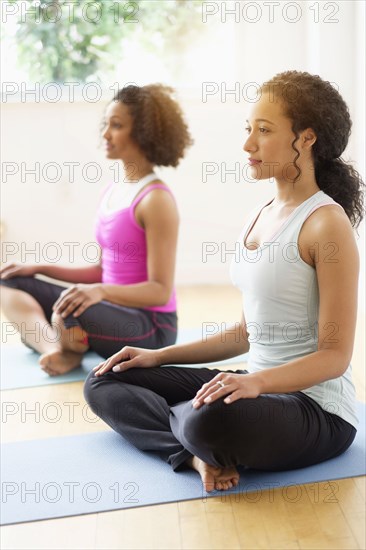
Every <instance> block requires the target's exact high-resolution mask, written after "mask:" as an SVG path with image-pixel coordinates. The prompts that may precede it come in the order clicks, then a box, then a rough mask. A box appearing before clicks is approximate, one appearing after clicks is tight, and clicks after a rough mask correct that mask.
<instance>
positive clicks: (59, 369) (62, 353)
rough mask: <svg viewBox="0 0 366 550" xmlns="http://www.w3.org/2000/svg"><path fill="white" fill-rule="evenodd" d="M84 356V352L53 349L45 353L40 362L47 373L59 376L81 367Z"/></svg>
mask: <svg viewBox="0 0 366 550" xmlns="http://www.w3.org/2000/svg"><path fill="white" fill-rule="evenodd" d="M82 357H83V354H82V353H77V352H75V351H67V350H53V351H49V352H47V353H43V354H42V355H41V357H40V358H39V360H38V362H39V364H40V365H41V369H42V370H44V371H45V372H47V374H49V375H50V376H57V375H58V374H65V373H66V372H70V371H71V370H73V369H76V368H77V367H79V366H80V363H81V359H82Z"/></svg>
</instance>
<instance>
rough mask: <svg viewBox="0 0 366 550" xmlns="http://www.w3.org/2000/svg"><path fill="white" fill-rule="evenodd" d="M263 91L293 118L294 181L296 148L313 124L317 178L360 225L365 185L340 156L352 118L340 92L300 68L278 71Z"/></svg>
mask: <svg viewBox="0 0 366 550" xmlns="http://www.w3.org/2000/svg"><path fill="white" fill-rule="evenodd" d="M261 91H262V92H269V93H270V94H272V95H273V97H275V98H276V99H278V100H279V101H281V103H282V104H283V106H284V111H285V115H286V116H288V117H289V118H290V120H291V121H292V131H293V132H294V134H295V139H294V141H293V142H292V148H293V149H294V151H295V152H296V155H295V157H294V161H293V163H294V166H295V168H296V169H297V172H298V174H297V176H296V177H295V179H294V180H293V183H295V182H296V181H297V180H298V178H299V177H300V175H301V170H300V168H299V166H298V165H297V164H296V161H297V159H298V158H299V156H300V153H299V151H298V149H297V148H296V142H297V140H298V139H299V133H300V132H301V131H302V130H305V129H306V128H312V129H313V130H314V132H315V134H316V136H317V139H316V142H315V143H314V145H313V148H312V153H313V160H314V169H315V179H316V182H317V184H318V186H319V187H320V189H321V190H322V191H324V193H327V194H328V195H330V196H331V197H332V198H333V199H334V200H335V201H336V202H338V203H339V204H340V205H341V206H342V207H343V208H344V210H345V212H346V214H347V216H348V217H349V219H350V221H351V224H352V225H353V226H354V227H357V226H358V225H359V223H360V222H361V220H362V218H363V214H364V209H363V204H364V187H365V185H364V183H363V181H362V179H361V176H360V174H359V173H358V172H357V171H356V170H355V169H354V168H353V167H352V166H351V165H349V164H347V163H345V162H344V161H343V160H342V159H341V158H340V156H341V154H342V153H343V151H344V150H345V148H346V146H347V143H348V138H349V136H350V133H351V126H352V121H351V118H350V114H349V110H348V107H347V105H346V103H345V101H344V100H343V98H342V97H341V95H340V94H339V92H338V91H337V90H336V89H335V88H334V87H333V86H332V85H331V83H330V82H326V81H324V80H322V79H321V78H320V77H319V76H316V75H311V74H309V73H306V72H299V71H286V72H283V73H279V74H277V75H276V76H274V77H273V78H271V80H269V81H267V82H265V83H264V84H263V85H262V86H261ZM270 97H272V96H271V95H270Z"/></svg>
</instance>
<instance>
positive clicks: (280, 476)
mask: <svg viewBox="0 0 366 550" xmlns="http://www.w3.org/2000/svg"><path fill="white" fill-rule="evenodd" d="M358 414H359V418H360V420H361V425H360V427H359V430H358V432H357V436H356V439H355V441H354V442H353V444H352V445H351V447H350V448H349V449H348V450H347V451H346V452H345V453H343V455H341V456H339V457H337V458H333V459H331V460H327V461H326V462H322V463H321V464H318V465H316V466H310V467H308V468H303V469H300V470H292V471H287V472H260V471H255V470H245V469H240V474H241V477H240V483H239V485H238V486H237V487H236V488H233V489H230V490H229V491H226V492H225V493H224V494H236V495H238V497H236V498H245V495H246V494H247V493H253V492H254V493H255V495H254V498H253V497H250V498H251V499H252V500H251V501H252V502H255V501H256V500H255V499H258V495H259V497H260V496H261V492H262V491H268V489H272V488H278V487H284V488H288V487H289V486H293V485H302V484H304V483H314V482H320V481H328V480H336V479H342V478H345V477H355V476H360V475H364V474H365V404H361V403H359V404H358ZM1 458H2V460H1V479H2V483H1V490H2V495H1V521H2V523H3V524H11V523H21V522H27V521H35V520H41V519H49V518H60V517H66V516H73V515H80V514H91V513H95V512H105V511H109V510H119V509H121V508H133V507H138V506H146V505H149V504H162V503H168V502H177V501H181V500H193V499H199V498H207V496H209V497H212V496H217V495H218V494H221V493H219V492H217V491H215V492H212V493H209V494H208V495H207V494H206V493H205V492H204V491H203V490H202V484H201V481H200V478H199V476H198V474H197V473H196V472H194V471H193V470H185V471H181V472H178V473H174V472H173V470H172V469H171V467H170V466H169V465H168V464H167V463H166V462H164V461H163V460H162V459H161V458H160V457H159V456H158V455H157V454H156V453H153V452H141V451H138V450H137V449H135V448H134V447H133V446H132V445H130V444H129V443H128V442H126V441H125V440H124V439H123V438H122V437H120V436H119V435H118V434H116V433H115V432H113V431H107V432H98V433H94V434H87V435H77V436H71V437H60V438H50V439H40V440H35V441H24V442H17V443H7V444H4V445H2V446H1ZM284 490H285V489H284ZM299 490H300V491H301V490H302V489H301V487H299V488H298V491H297V493H296V498H297V500H299ZM286 495H287V492H286ZM332 495H336V486H334V485H333V484H330V495H329V496H332ZM300 497H301V495H300ZM292 498H293V497H292ZM248 500H249V498H248Z"/></svg>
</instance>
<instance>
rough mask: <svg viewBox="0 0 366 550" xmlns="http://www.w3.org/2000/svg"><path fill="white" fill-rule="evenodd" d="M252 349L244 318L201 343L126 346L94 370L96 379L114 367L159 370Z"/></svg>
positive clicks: (223, 357) (202, 340) (221, 357)
mask: <svg viewBox="0 0 366 550" xmlns="http://www.w3.org/2000/svg"><path fill="white" fill-rule="evenodd" d="M248 350H249V342H248V333H247V331H246V323H245V318H244V315H243V317H242V320H241V322H240V323H236V324H235V325H234V326H233V327H230V328H228V329H227V330H224V331H222V332H221V333H219V334H216V335H215V336H210V337H208V338H202V339H201V340H198V341H197V342H192V343H189V344H182V345H180V346H168V347H166V348H161V349H159V350H146V349H140V348H133V347H129V346H126V347H124V348H122V349H121V351H119V352H118V353H115V354H114V355H112V357H110V358H109V359H107V360H106V361H104V362H102V363H100V364H99V365H97V366H96V367H95V369H94V372H95V374H96V376H100V375H102V374H104V373H105V372H108V371H109V370H111V369H112V368H113V367H115V368H114V370H116V371H124V370H128V369H130V368H133V367H136V368H138V367H140V368H146V367H156V366H160V365H169V364H189V363H210V362H214V361H221V360H223V359H229V358H231V357H236V356H238V355H241V354H242V353H246V352H247V351H248Z"/></svg>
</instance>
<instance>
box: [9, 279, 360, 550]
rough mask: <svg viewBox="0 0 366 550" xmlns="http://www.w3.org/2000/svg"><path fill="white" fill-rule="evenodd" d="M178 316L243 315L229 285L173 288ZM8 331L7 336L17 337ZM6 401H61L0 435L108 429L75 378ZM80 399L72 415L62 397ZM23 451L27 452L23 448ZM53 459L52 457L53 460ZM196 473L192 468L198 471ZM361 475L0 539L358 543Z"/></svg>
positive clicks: (14, 420)
mask: <svg viewBox="0 0 366 550" xmlns="http://www.w3.org/2000/svg"><path fill="white" fill-rule="evenodd" d="M178 299H179V311H180V318H179V321H180V326H181V327H192V326H199V325H200V324H201V323H203V322H213V323H217V325H218V326H220V325H221V323H225V322H229V323H230V322H232V321H237V320H239V319H240V313H241V303H240V295H239V293H238V292H237V291H236V289H234V288H230V287H190V288H180V289H178ZM364 330H365V323H364V319H360V320H359V323H358V329H357V340H356V347H355V353H354V358H353V361H352V363H353V368H354V381H355V384H356V387H357V396H358V399H360V400H362V401H365V373H364V364H365V361H364V357H365V350H364V338H363V337H362V335H364V334H365V332H364ZM18 341H19V340H18V339H17V338H15V337H14V338H13V339H12V341H11V342H8V345H12V344H14V343H17V342H18ZM2 400H3V401H13V402H15V403H18V404H21V403H24V405H23V406H24V407H27V408H29V409H30V408H32V406H33V408H34V406H35V404H36V403H37V404H39V405H37V406H38V407H39V408H40V410H42V408H43V407H44V406H45V405H46V404H47V403H50V402H56V403H58V404H60V405H61V407H64V409H62V410H63V414H62V415H61V419H60V421H59V422H57V423H50V422H47V421H46V420H45V419H44V418H42V415H40V418H39V422H36V418H35V417H32V416H29V417H28V418H27V422H26V423H24V422H22V421H21V416H20V415H14V416H13V417H10V418H8V420H7V422H6V423H3V424H2V426H1V428H2V441H3V442H9V441H19V440H26V439H28V440H29V439H36V438H43V437H45V438H47V437H51V436H52V437H55V436H66V435H73V434H77V433H87V432H92V431H98V430H105V429H109V428H108V427H106V426H104V425H103V424H102V422H101V421H99V422H97V423H91V422H88V421H86V419H85V418H84V416H85V415H84V416H83V414H82V408H83V406H84V404H85V402H84V399H83V394H82V383H81V382H75V383H71V384H57V385H53V386H52V385H51V386H43V387H38V388H25V389H17V390H8V391H6V392H2ZM70 402H73V403H77V404H78V405H77V406H75V409H74V410H75V415H74V418H73V419H72V418H70V414H69V410H70V409H69V407H67V406H66V405H64V404H65V403H70ZM24 460H25V461H26V457H24ZM55 467H57V465H55ZM197 475H198V474H197ZM364 525H365V478H364V477H362V478H361V477H359V478H350V479H344V480H338V481H331V480H329V481H327V482H322V483H313V484H309V485H301V486H296V487H292V488H290V489H287V490H284V489H277V490H272V491H264V492H263V493H261V494H248V495H243V494H242V495H233V496H231V497H230V498H228V497H225V496H221V497H217V498H209V499H207V500H203V499H202V500H195V501H187V502H177V503H172V504H164V505H159V506H147V507H143V508H134V509H130V510H121V511H114V512H106V513H99V514H90V515H85V516H76V517H71V518H65V519H55V520H46V521H38V522H33V523H26V524H19V525H12V526H5V527H3V528H2V529H1V540H0V542H1V548H2V549H4V550H8V549H9V550H10V549H37V550H38V549H43V548H47V549H89V548H90V549H125V548H126V549H175V548H182V549H201V548H202V549H203V548H204V549H216V548H217V549H226V548H227V549H234V548H247V549H257V548H264V549H270V548H277V549H286V548H291V549H295V548H304V549H305V548H309V549H310V548H313V549H322V548H328V549H338V548H350V549H358V548H361V549H365V548H366V542H365V527H364Z"/></svg>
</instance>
